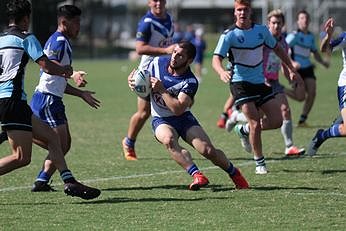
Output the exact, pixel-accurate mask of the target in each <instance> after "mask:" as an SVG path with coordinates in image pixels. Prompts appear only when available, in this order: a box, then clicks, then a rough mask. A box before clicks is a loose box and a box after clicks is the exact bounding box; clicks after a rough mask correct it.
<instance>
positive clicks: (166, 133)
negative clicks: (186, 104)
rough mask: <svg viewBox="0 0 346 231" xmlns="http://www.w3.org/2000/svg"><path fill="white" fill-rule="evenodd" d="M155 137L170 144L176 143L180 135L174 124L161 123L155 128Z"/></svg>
mask: <svg viewBox="0 0 346 231" xmlns="http://www.w3.org/2000/svg"><path fill="white" fill-rule="evenodd" d="M155 137H156V139H157V140H158V141H159V142H160V143H162V144H164V145H168V144H176V143H177V142H178V137H179V136H178V133H177V132H176V131H175V129H174V128H173V127H172V126H170V125H168V124H160V125H159V126H158V127H157V128H156V129H155Z"/></svg>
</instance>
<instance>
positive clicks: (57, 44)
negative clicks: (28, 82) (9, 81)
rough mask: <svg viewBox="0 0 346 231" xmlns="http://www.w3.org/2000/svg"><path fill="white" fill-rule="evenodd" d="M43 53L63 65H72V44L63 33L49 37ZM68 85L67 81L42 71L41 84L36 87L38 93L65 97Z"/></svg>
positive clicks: (56, 33)
mask: <svg viewBox="0 0 346 231" xmlns="http://www.w3.org/2000/svg"><path fill="white" fill-rule="evenodd" d="M43 51H44V53H45V54H46V55H47V56H48V58H49V59H50V60H52V61H57V62H59V63H60V64H61V65H71V63H72V48H71V45H70V42H69V40H68V39H67V38H66V37H65V36H64V35H63V34H62V33H61V32H58V31H56V32H55V33H53V34H52V35H51V36H50V37H49V39H48V40H47V42H46V44H45V46H44V50H43ZM66 84H67V79H65V78H62V77H59V76H56V75H50V74H47V73H45V72H43V71H42V70H41V72H40V82H39V84H38V85H37V86H36V91H40V92H42V93H49V94H53V95H55V96H59V97H63V95H64V91H65V88H66Z"/></svg>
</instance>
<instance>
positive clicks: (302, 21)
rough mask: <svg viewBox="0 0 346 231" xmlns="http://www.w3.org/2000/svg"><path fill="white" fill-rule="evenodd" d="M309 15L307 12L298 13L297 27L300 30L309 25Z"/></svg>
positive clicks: (305, 28)
mask: <svg viewBox="0 0 346 231" xmlns="http://www.w3.org/2000/svg"><path fill="white" fill-rule="evenodd" d="M309 23H310V21H309V16H308V15H307V14H304V13H301V14H299V15H298V21H297V24H298V28H299V29H301V30H307V29H308V27H309Z"/></svg>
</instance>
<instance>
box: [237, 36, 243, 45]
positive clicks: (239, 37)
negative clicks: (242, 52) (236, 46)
mask: <svg viewBox="0 0 346 231" xmlns="http://www.w3.org/2000/svg"><path fill="white" fill-rule="evenodd" d="M237 39H238V42H240V43H243V42H244V41H245V38H244V36H242V35H240V36H237Z"/></svg>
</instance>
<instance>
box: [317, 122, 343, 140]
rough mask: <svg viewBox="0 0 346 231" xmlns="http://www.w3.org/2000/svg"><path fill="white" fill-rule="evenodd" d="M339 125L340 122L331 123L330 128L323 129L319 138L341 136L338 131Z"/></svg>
mask: <svg viewBox="0 0 346 231" xmlns="http://www.w3.org/2000/svg"><path fill="white" fill-rule="evenodd" d="M339 125H340V124H333V125H332V126H331V127H330V128H328V129H326V130H324V131H323V132H322V133H321V135H320V137H319V138H320V139H321V140H323V141H325V140H326V139H329V138H332V137H341V134H340V131H339Z"/></svg>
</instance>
